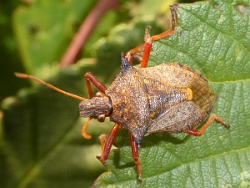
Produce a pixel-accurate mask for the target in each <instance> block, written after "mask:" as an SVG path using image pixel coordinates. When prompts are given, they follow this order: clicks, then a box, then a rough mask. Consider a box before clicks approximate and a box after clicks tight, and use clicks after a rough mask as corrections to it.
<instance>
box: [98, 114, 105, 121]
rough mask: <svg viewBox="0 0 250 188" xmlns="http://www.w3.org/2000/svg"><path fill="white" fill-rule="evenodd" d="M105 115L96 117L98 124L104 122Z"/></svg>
mask: <svg viewBox="0 0 250 188" xmlns="http://www.w3.org/2000/svg"><path fill="white" fill-rule="evenodd" d="M105 117H106V116H105V114H101V115H99V116H98V117H97V120H98V121H99V122H104V121H105Z"/></svg>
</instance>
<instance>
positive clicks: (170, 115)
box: [145, 101, 202, 135]
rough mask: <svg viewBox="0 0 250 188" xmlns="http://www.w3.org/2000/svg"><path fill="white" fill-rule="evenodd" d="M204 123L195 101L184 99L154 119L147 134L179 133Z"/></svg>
mask: <svg viewBox="0 0 250 188" xmlns="http://www.w3.org/2000/svg"><path fill="white" fill-rule="evenodd" d="M201 123H202V113H201V111H200V110H199V108H198V107H197V105H195V104H194V102H193V101H184V102H181V103H179V104H177V105H175V106H173V107H172V108H171V109H170V110H167V111H166V112H165V113H162V114H161V115H160V116H159V117H158V118H156V119H154V120H153V121H152V122H151V124H150V126H149V127H148V130H147V132H146V134H145V135H149V134H151V133H154V132H170V133H178V132H185V131H186V130H190V129H193V128H194V127H196V126H198V125H200V124H201Z"/></svg>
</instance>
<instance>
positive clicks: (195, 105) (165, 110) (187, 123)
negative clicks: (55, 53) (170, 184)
mask: <svg viewBox="0 0 250 188" xmlns="http://www.w3.org/2000/svg"><path fill="white" fill-rule="evenodd" d="M149 30H150V28H149V27H147V28H146V31H145V38H144V40H145V43H144V45H142V46H139V47H137V48H135V49H132V50H131V51H129V52H128V53H127V55H126V56H125V57H124V56H122V64H121V71H120V73H119V74H118V75H117V77H116V78H115V80H114V81H113V83H112V84H111V85H110V86H109V87H108V88H107V87H106V86H105V85H103V84H102V83H101V82H99V81H98V80H97V78H96V77H95V76H94V75H92V74H91V73H89V72H88V73H86V74H85V77H86V83H87V88H88V94H89V99H85V98H82V97H80V96H77V95H74V94H71V93H68V92H65V91H63V90H61V89H59V88H56V87H54V86H52V85H51V84H49V83H46V82H44V81H42V80H40V79H38V78H35V77H33V76H30V75H26V74H21V73H16V76H17V77H19V78H29V79H32V80H35V81H38V82H40V83H42V84H44V85H46V86H48V87H50V88H52V89H54V90H56V91H58V92H60V93H63V94H65V95H68V96H70V97H73V98H76V99H78V100H81V103H80V105H79V110H80V115H81V116H82V117H88V121H87V122H86V124H85V125H84V126H83V129H82V134H83V136H84V137H85V138H87V139H90V138H91V136H90V135H88V134H87V133H86V128H87V126H88V123H89V121H90V120H91V119H97V120H98V121H99V122H103V121H104V120H105V118H106V117H110V121H112V122H114V123H115V125H114V127H113V129H112V130H111V132H110V133H109V134H108V135H102V136H101V137H100V140H101V144H102V153H101V155H100V156H97V158H98V159H99V160H100V161H101V162H102V163H103V164H104V165H105V164H106V160H107V158H108V156H109V153H110V150H111V146H112V144H113V142H114V139H115V136H116V134H117V132H118V129H119V127H120V126H121V127H125V128H126V129H128V132H129V135H130V141H131V148H132V156H133V160H134V162H135V164H136V167H137V172H138V180H139V182H141V181H142V167H141V162H140V159H139V152H138V151H139V149H140V146H141V143H142V139H143V137H144V136H147V135H149V134H151V133H156V132H169V133H181V132H184V133H188V134H191V135H194V136H201V135H202V134H203V133H204V132H205V130H206V129H207V128H208V126H209V125H210V124H211V123H212V122H213V121H214V120H215V121H217V122H219V123H221V124H223V125H224V126H225V127H230V126H229V124H227V123H225V122H224V121H223V120H222V119H221V118H220V117H218V116H217V115H215V114H212V115H211V112H212V109H213V105H214V102H215V100H216V96H215V94H214V92H213V90H212V89H211V87H210V86H209V84H208V80H207V79H206V78H205V77H204V76H203V75H202V74H201V73H199V72H197V71H196V70H194V69H192V68H190V67H188V66H185V65H181V64H178V63H162V64H160V65H157V66H155V67H147V63H148V60H149V56H150V51H151V48H152V41H154V40H159V39H161V38H163V37H168V36H170V35H172V34H173V30H170V31H167V32H164V33H162V34H160V35H156V36H152V37H151V36H150V34H149ZM141 50H144V52H143V57H142V61H141V67H134V66H132V65H131V62H132V56H133V54H134V53H135V52H138V51H141ZM91 84H93V85H94V86H95V87H96V88H97V89H98V90H99V91H100V92H98V93H97V94H96V96H94V94H93V91H92V88H91ZM205 120H207V121H206V122H205V124H204V125H203V127H202V128H201V130H196V129H195V128H196V127H197V126H199V125H200V124H202V122H204V121H205Z"/></svg>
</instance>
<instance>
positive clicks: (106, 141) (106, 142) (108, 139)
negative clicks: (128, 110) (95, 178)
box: [96, 124, 119, 165]
mask: <svg viewBox="0 0 250 188" xmlns="http://www.w3.org/2000/svg"><path fill="white" fill-rule="evenodd" d="M118 129H119V125H118V124H115V125H114V127H113V129H112V130H111V132H110V133H109V134H108V135H106V134H104V135H101V136H100V141H101V145H102V154H101V156H96V158H97V159H99V160H100V161H101V162H102V164H104V165H106V160H107V159H108V156H109V153H110V150H111V147H112V144H113V143H114V139H115V136H116V134H117V132H118Z"/></svg>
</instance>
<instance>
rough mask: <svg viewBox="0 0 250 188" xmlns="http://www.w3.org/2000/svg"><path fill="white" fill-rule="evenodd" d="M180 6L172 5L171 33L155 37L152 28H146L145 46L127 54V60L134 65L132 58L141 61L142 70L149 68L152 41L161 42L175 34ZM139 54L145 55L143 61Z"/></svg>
mask: <svg viewBox="0 0 250 188" xmlns="http://www.w3.org/2000/svg"><path fill="white" fill-rule="evenodd" d="M177 6H178V5H177V4H175V5H172V6H171V13H172V29H171V30H169V31H165V32H163V33H161V34H159V35H155V36H152V37H151V36H150V33H149V31H150V26H148V27H146V30H145V36H144V42H145V43H144V44H143V45H140V46H138V47H136V48H134V49H132V50H130V51H129V52H128V53H127V54H126V59H127V60H128V61H129V62H130V63H132V58H135V59H138V60H139V61H141V67H142V68H145V67H147V66H148V60H149V57H150V52H151V50H152V41H156V40H160V39H162V38H166V37H169V36H171V35H173V34H174V28H175V22H176V21H175V19H176V17H177V15H176V11H175V9H176V7H177ZM138 52H143V55H142V59H141V58H140V56H139V55H136V53H138Z"/></svg>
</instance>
